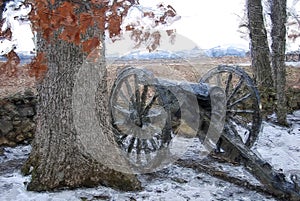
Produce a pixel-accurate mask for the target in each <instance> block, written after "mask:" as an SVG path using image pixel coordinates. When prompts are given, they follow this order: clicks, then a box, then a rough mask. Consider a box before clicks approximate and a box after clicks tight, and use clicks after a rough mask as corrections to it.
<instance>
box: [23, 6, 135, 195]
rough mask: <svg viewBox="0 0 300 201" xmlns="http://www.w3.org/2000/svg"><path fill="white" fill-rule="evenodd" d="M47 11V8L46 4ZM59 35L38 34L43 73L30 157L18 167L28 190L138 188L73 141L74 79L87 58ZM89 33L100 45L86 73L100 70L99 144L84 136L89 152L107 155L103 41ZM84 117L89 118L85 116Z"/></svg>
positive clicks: (93, 31)
mask: <svg viewBox="0 0 300 201" xmlns="http://www.w3.org/2000/svg"><path fill="white" fill-rule="evenodd" d="M49 2H50V1H49ZM56 2H59V1H56ZM60 2H62V1H60ZM50 6H52V5H50V3H49V7H50ZM60 31H62V29H60V30H57V31H56V32H55V33H54V34H53V35H52V37H51V39H50V40H48V39H45V38H44V36H45V35H43V33H38V43H37V46H38V47H37V49H38V52H42V53H43V55H45V62H46V65H47V67H48V70H47V73H46V75H45V77H44V79H43V80H42V82H41V83H40V84H39V85H38V93H39V101H38V106H37V113H38V114H37V118H36V120H37V128H36V133H35V138H34V141H33V144H32V152H31V154H30V157H29V159H28V160H27V162H26V164H25V165H24V166H23V172H24V173H31V174H32V179H31V182H30V183H29V185H28V189H29V190H35V191H45V190H55V189H60V188H66V187H69V188H76V187H82V186H86V187H91V186H95V185H99V184H102V185H106V186H111V187H115V188H118V189H122V190H137V189H140V188H141V186H140V182H139V181H138V180H137V178H136V177H135V175H133V174H130V173H121V172H118V171H116V170H114V169H112V168H111V166H110V167H108V166H105V163H106V162H104V161H99V160H97V158H94V157H93V156H92V154H91V152H86V151H85V149H87V148H89V147H85V148H83V147H82V144H81V142H80V140H78V138H79V137H78V132H77V129H76V125H75V123H74V111H73V110H72V104H73V101H72V96H73V92H74V85H75V84H76V79H77V77H76V75H77V73H78V71H79V69H80V68H81V67H82V65H83V63H84V62H85V60H86V59H87V54H86V53H84V52H83V51H82V47H81V46H80V45H76V44H74V43H70V42H68V41H65V40H62V39H61V38H59V37H58V35H59V33H60ZM89 32H90V33H89V36H88V37H90V38H95V37H96V38H97V39H98V40H99V41H100V42H101V44H102V45H100V46H98V48H100V51H99V52H96V53H97V54H95V55H98V56H99V55H100V57H97V58H93V59H94V60H95V61H94V60H93V62H94V63H93V64H94V66H93V65H92V64H91V63H90V64H89V65H88V66H89V67H91V69H92V68H93V67H99V68H98V69H100V71H99V72H96V73H97V74H96V76H99V79H100V81H101V82H100V84H99V86H98V92H99V93H98V94H97V95H96V96H97V101H98V106H97V107H98V108H97V111H101V114H100V117H99V125H100V128H101V130H99V136H100V137H99V139H100V141H97V142H95V141H93V137H91V136H89V132H88V131H87V133H86V138H87V139H89V138H91V139H90V141H91V142H92V144H91V145H90V146H91V148H93V147H97V148H99V150H102V151H104V152H110V150H103V149H105V148H106V147H107V146H105V144H104V143H107V141H106V140H112V138H110V137H109V136H112V130H111V129H110V126H109V120H108V118H109V115H108V107H107V94H105V93H107V86H106V68H105V62H104V51H101V50H103V48H104V46H103V44H104V43H103V37H102V34H101V32H99V30H97V29H96V28H95V27H90V28H89ZM88 37H87V39H88ZM95 55H93V57H94V56H95ZM89 56H90V55H89ZM99 58H100V59H99ZM83 79H84V78H83ZM86 79H89V78H86ZM84 96H85V95H84V94H82V97H83V98H86V97H84ZM87 98H88V97H87ZM92 109H95V108H92ZM85 112H87V113H89V111H85ZM83 118H84V117H83ZM97 139H98V138H97ZM102 139H103V140H102ZM101 140H102V141H101ZM111 143H113V142H111ZM112 157H114V158H113V159H111V160H115V161H121V162H122V160H123V158H122V157H121V156H118V155H114V156H112ZM109 162H110V161H107V163H109ZM127 172H129V171H127Z"/></svg>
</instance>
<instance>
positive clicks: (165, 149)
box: [109, 65, 300, 200]
mask: <svg viewBox="0 0 300 201" xmlns="http://www.w3.org/2000/svg"><path fill="white" fill-rule="evenodd" d="M109 104H110V115H111V124H112V127H113V130H114V137H115V141H116V143H117V144H118V146H119V147H120V149H121V150H122V151H123V153H124V154H125V155H126V158H128V162H129V163H130V165H131V166H132V167H133V169H135V170H137V171H140V172H143V171H147V170H153V169H155V168H157V167H162V166H164V165H166V164H168V163H170V161H172V157H173V155H172V141H174V139H176V138H177V137H178V136H182V133H181V130H180V127H181V125H182V124H188V125H189V127H190V128H193V129H194V131H195V133H194V134H192V136H189V137H198V138H199V140H200V142H203V143H204V142H209V143H206V144H205V145H206V146H207V147H208V149H209V150H210V151H213V152H214V153H217V154H218V153H219V155H220V156H221V157H224V158H225V157H226V158H229V159H230V160H231V161H235V162H238V163H240V164H242V165H244V166H245V167H246V169H247V170H248V171H249V172H251V173H252V174H253V175H254V176H255V177H256V178H257V179H258V180H259V181H260V182H261V183H262V184H263V185H264V186H266V188H267V189H268V190H270V191H271V192H272V194H274V195H275V196H277V197H280V198H283V199H290V200H300V193H299V182H298V181H297V180H296V179H292V180H290V181H288V180H287V179H286V178H285V176H284V175H283V174H282V173H280V172H278V171H276V170H274V169H273V168H272V166H271V165H270V164H269V163H267V162H266V161H264V160H263V159H262V158H260V157H259V156H258V155H257V154H256V153H254V152H253V151H252V150H251V147H252V145H253V144H254V143H255V141H256V139H257V137H258V135H259V132H260V129H261V124H262V117H261V106H260V97H259V92H258V90H257V88H256V87H255V84H254V82H253V80H252V79H251V77H250V76H249V75H248V74H247V73H246V72H245V71H244V70H243V69H241V68H240V67H238V66H226V65H220V66H218V67H216V68H213V69H211V70H210V71H209V72H207V73H206V74H205V75H204V76H203V77H201V78H200V79H199V81H198V82H197V83H196V82H188V81H176V80H170V79H166V78H160V77H156V76H155V75H154V74H153V73H152V72H151V71H150V70H147V69H143V68H133V67H126V68H124V69H123V70H121V71H120V72H119V73H118V75H117V78H116V80H115V82H114V84H113V87H112V89H111V95H110V99H109ZM224 108H225V109H224ZM195 114H196V115H195ZM219 122H223V124H221V125H219V126H216V125H218V124H219ZM220 128H221V130H220ZM218 131H219V132H220V135H214V134H215V133H217V134H218ZM208 132H211V133H212V134H213V135H210V137H209V138H207V136H208V134H207V133H208ZM170 149H171V151H170ZM174 160H175V159H174ZM293 178H296V176H295V175H294V176H293Z"/></svg>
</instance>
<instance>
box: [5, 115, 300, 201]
mask: <svg viewBox="0 0 300 201" xmlns="http://www.w3.org/2000/svg"><path fill="white" fill-rule="evenodd" d="M271 120H272V121H270V122H264V123H263V129H262V132H261V134H260V137H259V139H258V141H257V143H256V144H255V145H254V147H253V150H254V151H256V152H258V153H259V154H260V155H261V156H262V157H263V158H264V159H265V160H267V161H268V162H270V163H271V164H272V165H273V166H274V167H275V168H276V169H282V170H283V172H284V173H286V175H289V174H295V173H296V174H298V175H300V147H299V144H300V110H299V111H295V112H294V113H293V114H291V115H289V116H288V120H289V123H290V125H291V126H290V127H289V128H284V127H280V126H277V125H276V124H273V123H271V122H274V121H275V117H274V116H272V117H271ZM195 142H196V140H195ZM30 150H31V147H30V146H19V147H16V148H5V150H4V155H2V156H0V200H5V201H6V200H7V201H8V200H14V201H24V200H55V201H60V200H61V201H63V200H117V201H118V200H122V201H123V200H174V201H177V200H178V201H180V200H198V201H209V200H240V201H256V200H266V201H271V200H275V199H274V198H272V197H270V196H267V195H265V194H260V193H258V192H256V191H251V190H249V189H246V188H242V187H240V186H237V185H234V184H232V183H229V182H226V181H223V180H220V179H217V178H215V177H212V176H210V175H208V174H206V173H203V172H199V171H198V170H197V169H195V168H188V167H185V166H182V165H179V164H173V165H170V166H169V167H167V168H165V169H163V170H161V171H158V172H155V173H151V174H146V175H139V178H140V180H141V181H142V184H143V186H144V190H142V191H140V192H120V191H116V190H114V189H111V188H107V187H103V186H99V187H96V188H89V189H83V188H82V189H77V190H72V191H71V190H65V191H59V192H55V193H49V192H44V193H36V192H28V191H26V184H27V183H28V182H29V181H30V177H24V176H22V175H21V174H20V171H19V169H15V170H13V171H7V170H5V168H4V170H3V165H4V164H7V165H10V164H11V163H10V162H12V161H16V160H20V161H22V160H24V159H25V158H26V157H27V156H28V154H29V153H30ZM183 157H185V158H189V157H191V158H193V159H197V145H194V147H191V149H189V150H188V153H187V154H186V155H185V156H183ZM1 165H2V166H1ZM1 168H2V169H1ZM222 169H223V170H224V171H228V172H231V174H232V175H234V176H236V177H239V178H243V179H246V180H247V181H249V182H250V183H252V184H253V185H259V183H258V182H257V180H255V178H254V177H252V176H251V175H250V174H249V173H247V172H245V171H244V169H243V168H242V167H236V166H226V165H223V166H222Z"/></svg>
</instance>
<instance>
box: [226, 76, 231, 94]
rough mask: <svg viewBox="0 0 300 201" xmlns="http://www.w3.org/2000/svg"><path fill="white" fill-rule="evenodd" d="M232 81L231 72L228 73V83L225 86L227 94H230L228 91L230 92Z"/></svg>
mask: <svg viewBox="0 0 300 201" xmlns="http://www.w3.org/2000/svg"><path fill="white" fill-rule="evenodd" d="M231 81H232V73H230V74H229V75H228V79H227V83H226V88H225V94H226V96H228V93H229V87H230V83H231Z"/></svg>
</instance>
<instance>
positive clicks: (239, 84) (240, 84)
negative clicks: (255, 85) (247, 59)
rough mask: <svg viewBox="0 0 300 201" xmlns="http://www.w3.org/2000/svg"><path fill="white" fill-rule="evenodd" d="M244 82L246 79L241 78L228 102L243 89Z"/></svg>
mask: <svg viewBox="0 0 300 201" xmlns="http://www.w3.org/2000/svg"><path fill="white" fill-rule="evenodd" d="M243 82H244V78H243V77H240V79H239V82H238V84H237V85H236V87H235V88H234V90H233V92H232V93H231V94H230V96H229V97H228V98H227V102H229V100H230V99H231V98H232V97H233V96H234V95H235V94H236V92H238V90H239V89H240V88H241V86H242V84H243Z"/></svg>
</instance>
